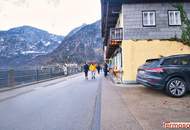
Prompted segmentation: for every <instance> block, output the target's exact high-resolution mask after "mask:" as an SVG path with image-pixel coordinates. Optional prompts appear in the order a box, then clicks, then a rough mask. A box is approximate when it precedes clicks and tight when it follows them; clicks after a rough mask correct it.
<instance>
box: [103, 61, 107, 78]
mask: <svg viewBox="0 0 190 130" xmlns="http://www.w3.org/2000/svg"><path fill="white" fill-rule="evenodd" d="M107 75H108V65H107V63H104V77H106V76H107Z"/></svg>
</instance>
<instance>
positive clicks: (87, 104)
mask: <svg viewBox="0 0 190 130" xmlns="http://www.w3.org/2000/svg"><path fill="white" fill-rule="evenodd" d="M46 83H47V85H45V86H40V87H34V88H33V89H30V90H28V91H26V92H24V93H21V94H17V95H16V96H13V97H9V98H6V99H5V100H1V101H0V130H99V129H100V90H101V87H100V84H101V77H97V79H95V80H85V79H84V77H83V75H82V76H78V77H75V78H72V79H68V80H66V81H65V80H63V81H61V82H57V83H55V84H51V85H48V82H46ZM43 84H44V83H43ZM17 91H18V90H17Z"/></svg>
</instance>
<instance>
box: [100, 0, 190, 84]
mask: <svg viewBox="0 0 190 130" xmlns="http://www.w3.org/2000/svg"><path fill="white" fill-rule="evenodd" d="M178 2H180V0H173V3H171V0H165V1H161V0H154V2H146V0H145V2H142V0H127V1H126V0H101V5H102V37H103V39H104V53H105V55H104V56H105V57H104V58H105V60H108V61H109V64H110V66H111V67H113V68H114V67H117V69H118V70H119V71H118V72H121V73H120V74H118V75H119V76H117V78H118V79H119V80H120V81H122V82H125V83H132V82H135V81H136V74H137V69H138V67H139V66H140V65H142V64H144V63H145V61H146V60H147V59H151V58H159V57H161V56H170V55H176V54H190V47H188V46H187V45H184V44H183V43H181V42H178V41H176V40H175V39H180V38H181V33H182V31H181V24H182V21H181V17H180V11H178V10H177V9H176V8H175V7H174V6H173V5H174V4H178ZM182 4H183V5H184V9H185V11H186V13H187V15H188V16H189V17H190V2H189V1H188V0H184V2H183V3H182Z"/></svg>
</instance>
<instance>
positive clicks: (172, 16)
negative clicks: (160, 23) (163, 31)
mask: <svg viewBox="0 0 190 130" xmlns="http://www.w3.org/2000/svg"><path fill="white" fill-rule="evenodd" d="M168 17H169V25H181V15H180V11H168Z"/></svg>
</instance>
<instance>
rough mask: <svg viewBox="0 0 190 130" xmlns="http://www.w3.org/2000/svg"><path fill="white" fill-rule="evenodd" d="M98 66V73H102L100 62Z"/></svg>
mask: <svg viewBox="0 0 190 130" xmlns="http://www.w3.org/2000/svg"><path fill="white" fill-rule="evenodd" d="M96 68H97V71H98V74H100V70H101V66H100V64H98V65H97V67H96Z"/></svg>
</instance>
